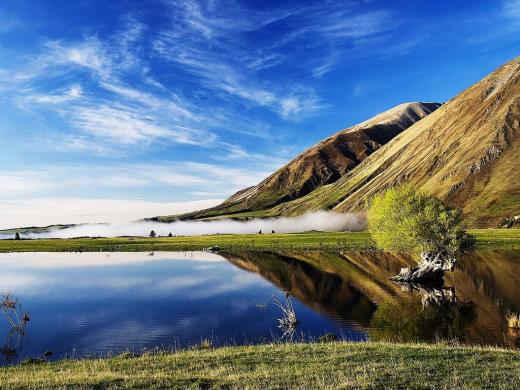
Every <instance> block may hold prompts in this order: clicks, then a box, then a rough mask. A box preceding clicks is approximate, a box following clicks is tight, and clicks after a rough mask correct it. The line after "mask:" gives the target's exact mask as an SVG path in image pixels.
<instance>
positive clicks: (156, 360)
mask: <svg viewBox="0 0 520 390" xmlns="http://www.w3.org/2000/svg"><path fill="white" fill-rule="evenodd" d="M519 382H520V351H511V350H505V349H495V348H475V347H462V346H448V345H443V344H435V345H426V344H392V343H372V342H362V343H347V342H332V343H308V344H271V345H269V344H268V345H260V346H241V347H222V348H215V349H212V348H207V349H201V348H199V349H188V350H183V351H179V352H172V353H147V354H143V355H141V356H135V355H133V354H129V353H127V354H123V355H120V356H116V357H111V358H97V359H83V360H63V361H59V362H56V363H39V364H27V365H20V366H15V367H8V368H0V387H2V388H6V389H7V388H9V389H18V388H20V389H21V388H33V389H40V388H41V389H44V388H45V389H51V388H125V389H131V388H188V387H190V388H222V387H225V388H255V389H256V388H262V389H266V388H338V387H342V388H343V387H347V388H351V387H354V388H380V387H387V388H423V387H425V386H426V387H428V388H514V387H515V386H516V385H517V384H518V383H519Z"/></svg>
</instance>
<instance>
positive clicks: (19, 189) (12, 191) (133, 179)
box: [0, 161, 275, 201]
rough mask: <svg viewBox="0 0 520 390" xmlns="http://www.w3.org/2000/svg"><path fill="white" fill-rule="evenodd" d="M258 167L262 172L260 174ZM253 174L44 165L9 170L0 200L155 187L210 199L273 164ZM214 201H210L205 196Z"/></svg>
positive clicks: (198, 166)
mask: <svg viewBox="0 0 520 390" xmlns="http://www.w3.org/2000/svg"><path fill="white" fill-rule="evenodd" d="M259 166H262V167H264V169H265V170H259V169H258V167H259ZM254 168H255V169H252V168H247V167H244V168H241V167H230V166H226V165H220V164H209V163H198V162H189V161H184V162H167V161H165V162H164V163H154V164H127V165H111V166H68V167H60V166H48V167H42V168H41V169H38V170H36V169H33V170H24V171H11V172H6V173H3V174H1V175H0V188H2V190H3V191H2V192H0V199H1V200H2V201H4V200H5V201H8V200H10V199H13V198H14V197H18V198H20V199H21V198H36V197H42V194H46V193H47V192H48V191H51V190H52V191H53V193H58V192H59V193H62V194H63V193H65V192H67V193H74V194H82V193H92V191H110V190H118V191H119V192H124V191H125V190H131V189H143V190H147V193H151V194H154V193H155V192H157V191H151V190H150V189H151V188H159V189H161V190H162V191H163V192H172V194H175V191H173V190H175V189H188V190H189V191H190V192H193V191H204V192H206V193H209V194H215V193H216V194H221V195H222V194H225V195H226V197H227V196H229V195H231V194H232V193H233V192H235V191H237V190H239V189H241V188H243V187H247V186H250V185H253V184H256V183H258V182H259V181H261V180H262V179H263V178H264V177H266V176H267V175H268V174H269V173H270V172H271V171H272V170H273V169H274V168H275V165H269V164H268V163H267V162H264V163H262V162H260V163H259V164H255V167H254ZM210 197H211V198H214V197H215V196H214V195H213V196H210Z"/></svg>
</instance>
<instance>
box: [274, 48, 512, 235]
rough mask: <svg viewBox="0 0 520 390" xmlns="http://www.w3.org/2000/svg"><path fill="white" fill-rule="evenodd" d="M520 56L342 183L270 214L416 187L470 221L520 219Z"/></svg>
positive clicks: (360, 201) (343, 207)
mask: <svg viewBox="0 0 520 390" xmlns="http://www.w3.org/2000/svg"><path fill="white" fill-rule="evenodd" d="M519 121H520V57H519V58H516V59H515V60H513V61H511V62H509V63H507V64H506V65H504V66H502V67H500V68H499V69H497V70H496V71H494V72H493V73H491V74H490V75H489V76H487V77H486V78H484V79H483V80H481V81H480V82H478V83H477V84H475V85H473V86H472V87H470V88H468V89H467V90H465V91H464V92H462V93H461V94H459V95H458V96H456V97H455V98H453V99H451V100H450V101H449V102H447V103H446V104H444V105H443V106H442V107H440V108H439V109H438V110H436V111H435V112H434V113H432V114H431V115H429V116H428V117H426V118H425V119H423V120H421V121H419V122H418V123H416V124H414V125H413V126H411V127H410V128H408V129H407V130H405V131H404V132H402V133H401V134H400V135H399V136H397V137H395V138H394V139H393V140H392V141H391V142H389V143H388V144H387V145H385V146H384V147H383V148H381V149H379V150H378V151H377V152H375V153H374V154H372V155H371V156H370V157H369V158H367V159H366V160H365V161H363V163H361V164H360V165H359V166H358V167H357V168H356V169H354V170H352V171H351V172H349V173H347V174H346V175H345V176H343V177H342V178H341V179H340V180H338V181H337V182H335V183H333V184H331V185H328V186H324V187H322V188H319V189H317V190H316V191H314V192H313V193H311V194H309V195H307V196H305V197H302V198H300V199H297V200H295V201H293V202H288V203H286V204H283V205H280V206H278V207H276V208H274V209H273V210H271V214H273V215H279V214H289V215H291V214H301V213H303V212H306V211H309V210H315V209H333V210H335V211H341V212H344V211H358V210H362V209H363V207H364V206H365V203H366V200H368V199H369V198H370V197H371V196H373V195H374V194H376V193H378V192H381V191H383V190H384V189H386V188H388V187H391V186H394V185H397V184H399V183H411V184H413V185H416V186H418V187H421V188H423V189H424V190H426V191H428V192H430V193H432V194H434V195H437V196H439V197H440V198H442V199H444V200H446V201H447V202H448V203H450V204H452V205H455V206H458V207H460V208H461V209H462V210H463V211H464V213H465V214H466V215H467V216H468V218H469V220H470V221H471V222H472V224H474V225H477V226H489V225H496V224H497V223H498V221H499V220H500V219H502V218H504V217H507V216H511V215H518V214H520V180H519V177H520V136H519V134H520V125H519Z"/></svg>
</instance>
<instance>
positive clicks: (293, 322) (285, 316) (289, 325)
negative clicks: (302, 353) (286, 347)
mask: <svg viewBox="0 0 520 390" xmlns="http://www.w3.org/2000/svg"><path fill="white" fill-rule="evenodd" d="M273 302H274V304H275V305H276V306H278V307H279V308H280V309H281V310H282V317H281V318H278V327H279V328H280V329H281V330H282V331H283V334H282V339H287V340H289V341H292V340H293V337H294V333H295V332H296V328H298V325H300V321H298V319H297V318H296V312H295V311H294V306H293V304H292V301H291V298H290V296H289V294H285V302H284V303H282V302H280V300H279V299H278V298H277V297H275V296H274V295H273Z"/></svg>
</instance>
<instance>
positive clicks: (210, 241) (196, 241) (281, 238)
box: [0, 229, 520, 252]
mask: <svg viewBox="0 0 520 390" xmlns="http://www.w3.org/2000/svg"><path fill="white" fill-rule="evenodd" d="M470 232H471V233H472V234H474V235H475V236H476V238H477V249H520V229H477V230H471V231H470ZM213 245H218V246H219V247H220V248H221V249H223V250H284V249H285V250H288V249H290V250H323V251H336V250H348V249H353V250H355V249H358V250H362V249H373V248H374V243H373V241H372V239H371V237H370V234H368V233H366V232H360V233H316V232H311V233H298V234H296V233H294V234H222V235H207V236H196V237H171V238H168V237H158V238H143V237H131V238H128V237H119V238H95V239H92V238H77V239H41V240H0V252H63V251H83V252H95V251H109V252H118V251H120V252H132V251H152V250H155V251H186V250H201V249H203V248H207V247H210V246H213Z"/></svg>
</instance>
